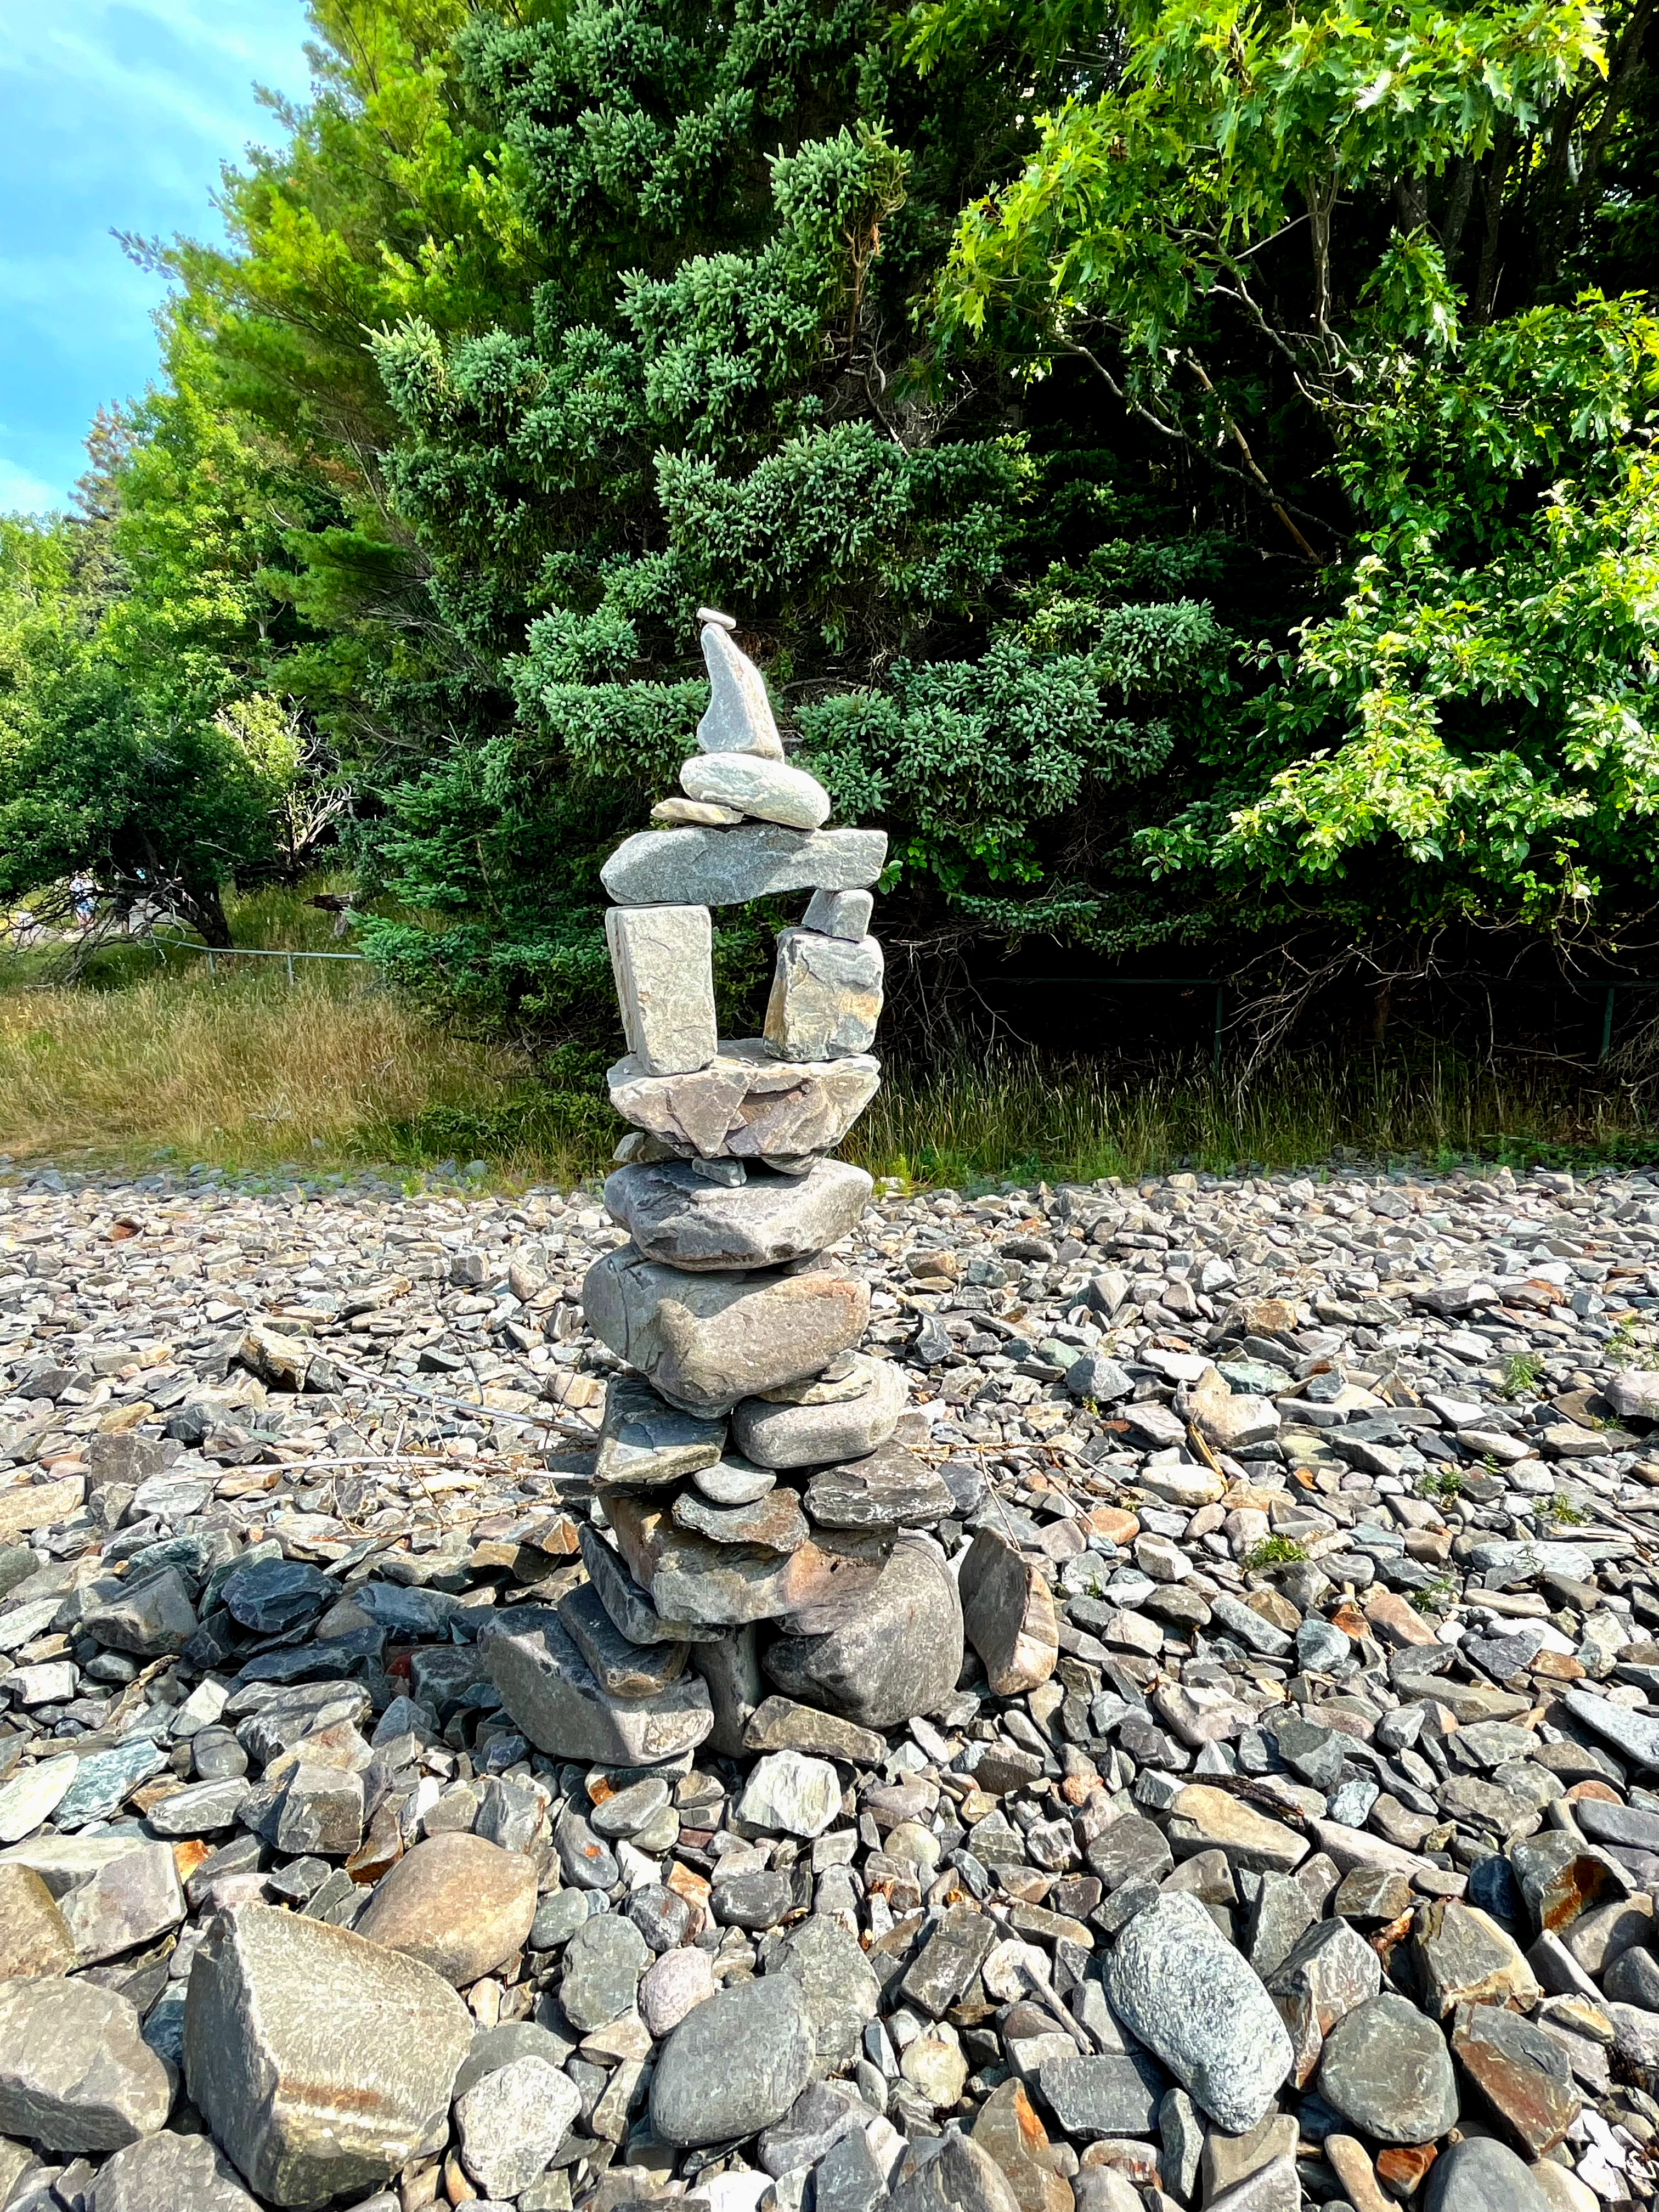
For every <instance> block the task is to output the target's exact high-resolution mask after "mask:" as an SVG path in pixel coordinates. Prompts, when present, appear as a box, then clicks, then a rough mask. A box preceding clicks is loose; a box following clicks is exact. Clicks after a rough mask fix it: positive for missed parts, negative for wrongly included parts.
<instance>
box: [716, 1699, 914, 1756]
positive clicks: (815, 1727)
mask: <svg viewBox="0 0 1659 2212" xmlns="http://www.w3.org/2000/svg"><path fill="white" fill-rule="evenodd" d="M742 1748H743V1749H744V1751H805V1752H810V1753H813V1754H814V1755H815V1756H816V1757H817V1758H819V1759H842V1760H844V1761H845V1762H846V1764H847V1765H849V1766H879V1765H881V1763H882V1761H883V1759H885V1758H886V1756H887V1739H886V1737H885V1736H884V1735H878V1733H877V1731H876V1730H875V1729H866V1728H860V1727H859V1726H858V1725H857V1724H856V1723H854V1722H853V1721H844V1720H842V1719H841V1718H840V1717H839V1716H838V1715H836V1714H835V1713H826V1712H823V1711H821V1710H820V1709H819V1708H818V1707H817V1705H797V1704H796V1703H795V1702H794V1700H793V1699H792V1698H778V1697H770V1698H767V1699H765V1700H764V1702H763V1703H762V1702H760V1701H759V1700H757V1705H756V1710H755V1711H753V1712H752V1713H751V1714H750V1716H749V1718H748V1720H747V1722H746V1723H745V1725H744V1734H743V1744H742Z"/></svg>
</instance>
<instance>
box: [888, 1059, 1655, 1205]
mask: <svg viewBox="0 0 1659 2212" xmlns="http://www.w3.org/2000/svg"><path fill="white" fill-rule="evenodd" d="M888 1073H889V1078H890V1079H889V1081H888V1082H887V1083H886V1084H884V1086H883V1088H882V1090H881V1091H879V1092H878V1095H877V1097H876V1099H875V1101H874V1103H873V1104H872V1106H871V1107H870V1108H869V1109H868V1111H867V1112H866V1114H865V1115H864V1117H863V1119H862V1120H861V1121H860V1123H859V1124H858V1126H857V1127H856V1128H855V1129H854V1132H853V1133H852V1137H851V1139H849V1141H848V1145H847V1146H846V1147H845V1150H846V1152H847V1156H848V1158H854V1159H857V1160H859V1161H860V1163H861V1164H863V1165H865V1166H866V1167H868V1168H870V1169H872V1170H873V1171H875V1172H877V1173H878V1174H884V1175H896V1176H900V1177H901V1178H902V1179H907V1180H908V1181H910V1182H917V1183H930V1182H937V1183H950V1184H964V1183H975V1182H981V1183H983V1182H1002V1181H1008V1180H1012V1181H1014V1182H1035V1181H1036V1180H1037V1179H1038V1178H1039V1177H1047V1178H1048V1180H1049V1181H1050V1182H1056V1181H1062V1180H1063V1181H1066V1182H1091V1181H1093V1180H1094V1179H1095V1178H1096V1177H1097V1176H1121V1177H1123V1178H1124V1179H1125V1180H1128V1181H1133V1180H1136V1179H1139V1178H1140V1177H1142V1176H1152V1175H1159V1174H1164V1173H1167V1172H1168V1171H1169V1170H1170V1169H1172V1168H1176V1167H1181V1168H1198V1169H1206V1170H1210V1171H1211V1172H1212V1173H1215V1174H1222V1175H1225V1174H1229V1173H1236V1172H1237V1171H1239V1170H1255V1171H1257V1172H1260V1171H1263V1170H1269V1171H1270V1170H1279V1169H1285V1168H1299V1167H1305V1166H1307V1165H1309V1164H1313V1163H1318V1162H1322V1161H1332V1162H1336V1163H1338V1164H1342V1163H1345V1162H1346V1163H1348V1164H1353V1165H1359V1164H1370V1165H1376V1164H1383V1165H1388V1164H1395V1163H1401V1164H1407V1163H1410V1164H1419V1165H1426V1166H1430V1167H1433V1168H1437V1169H1441V1170H1448V1169H1451V1168H1455V1167H1457V1166H1460V1165H1463V1164H1474V1163H1475V1162H1487V1161H1489V1162H1492V1163H1493V1164H1504V1163H1505V1162H1510V1163H1513V1164H1525V1161H1526V1160H1527V1159H1528V1158H1533V1157H1536V1158H1540V1159H1542V1158H1544V1157H1545V1156H1546V1155H1547V1156H1548V1157H1550V1158H1559V1159H1561V1160H1571V1161H1572V1162H1574V1163H1576V1164H1581V1165H1582V1164H1588V1163H1594V1162H1613V1161H1621V1162H1625V1163H1626V1164H1635V1163H1637V1162H1638V1161H1640V1160H1643V1159H1659V1129H1656V1128H1655V1127H1652V1126H1651V1125H1650V1124H1649V1123H1647V1122H1645V1121H1644V1120H1643V1119H1642V1117H1641V1115H1640V1114H1639V1112H1638V1109H1637V1108H1636V1107H1635V1106H1634V1105H1633V1103H1632V1101H1631V1099H1630V1097H1629V1096H1628V1094H1627V1093H1626V1092H1624V1091H1616V1090H1615V1091H1602V1090H1595V1089H1589V1088H1586V1087H1584V1086H1583V1085H1582V1084H1578V1085H1576V1084H1574V1083H1573V1082H1571V1080H1569V1079H1568V1078H1567V1076H1565V1075H1564V1074H1563V1073H1560V1072H1559V1071H1557V1070H1554V1069H1551V1068H1548V1067H1539V1066H1535V1065H1533V1064H1527V1065H1525V1066H1522V1067H1520V1068H1517V1069H1516V1070H1514V1071H1510V1070H1505V1069H1501V1068H1500V1069H1498V1070H1493V1069H1491V1068H1486V1067H1472V1066H1468V1065H1467V1064H1466V1063H1464V1062H1462V1061H1461V1060H1455V1059H1452V1058H1448V1057H1445V1056H1443V1055H1442V1056H1436V1055H1428V1056H1425V1057H1421V1058H1414V1059H1404V1058H1402V1059H1389V1058H1386V1057H1384V1056H1383V1055H1382V1054H1375V1055H1371V1056H1360V1055H1349V1056H1346V1057H1344V1056H1339V1055H1334V1054H1318V1053H1311V1052H1297V1053H1296V1054H1294V1055H1292V1056H1290V1057H1287V1059H1286V1060H1285V1063H1284V1064H1283V1065H1282V1066H1278V1067H1275V1068H1272V1069H1269V1070H1268V1071H1267V1072H1266V1073H1263V1074H1262V1075H1261V1077H1259V1078H1258V1079H1256V1080H1255V1082H1254V1083H1253V1084H1252V1085H1250V1086H1249V1089H1248V1090H1246V1091H1243V1093H1241V1092H1240V1091H1239V1089H1238V1088H1237V1085H1235V1083H1234V1082H1233V1081H1232V1080H1231V1078H1229V1077H1228V1076H1227V1075H1226V1073H1225V1071H1224V1073H1223V1074H1222V1076H1221V1077H1220V1078H1219V1079H1218V1078H1216V1077H1215V1076H1213V1075H1212V1073H1210V1071H1209V1070H1208V1068H1207V1067H1200V1066H1194V1064H1193V1063H1192V1062H1191V1061H1190V1060H1167V1061H1164V1062H1163V1063H1160V1064H1155V1065H1152V1066H1133V1065H1125V1064H1124V1063H1123V1062H1121V1061H1113V1060H1103V1059H1091V1060H1084V1059H1069V1060H1068V1059H1058V1058H1055V1057H1054V1056H1052V1055H1047V1056H1045V1055H1042V1054H1036V1053H1020V1054H1015V1053H1012V1052H1001V1053H999V1052H992V1053H981V1054H975V1053H973V1052H969V1051H968V1050H965V1049H964V1050H960V1051H957V1052H954V1053H952V1054H949V1055H947V1056H946V1057H945V1059H944V1060H942V1061H939V1062H936V1063H934V1064H933V1066H927V1067H921V1068H908V1069H907V1068H905V1067H903V1066H896V1067H891V1068H890V1069H889V1071H888Z"/></svg>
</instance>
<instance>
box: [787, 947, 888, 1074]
mask: <svg viewBox="0 0 1659 2212" xmlns="http://www.w3.org/2000/svg"><path fill="white" fill-rule="evenodd" d="M883 975H884V962H883V959H882V951H881V947H880V945H878V943H877V942H876V940H875V939H874V938H873V937H861V938H860V939H858V940H857V942H856V943H849V942H848V939H846V938H844V937H821V936H820V935H819V934H818V933H817V931H816V930H813V929H782V930H780V931H779V932H778V951H777V962H776V965H775V969H774V971H773V976H772V994H771V996H770V998H769V1000H767V1004H766V1020H765V1024H764V1025H763V1033H764V1035H765V1038H766V1042H767V1046H768V1048H769V1050H770V1051H771V1052H772V1053H774V1054H775V1055H776V1057H777V1058H778V1059H779V1060H840V1059H842V1058H843V1057H844V1056H845V1055H846V1054H849V1053H865V1052H868V1051H869V1049H870V1047H871V1045H872V1042H874V1040H875V1034H876V1024H878V1022H879V1020H880V1019H881V1003H882V981H883Z"/></svg>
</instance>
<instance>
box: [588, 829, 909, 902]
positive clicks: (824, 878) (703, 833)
mask: <svg viewBox="0 0 1659 2212" xmlns="http://www.w3.org/2000/svg"><path fill="white" fill-rule="evenodd" d="M886 858H887V835H886V832H885V831H884V830H882V829H814V830H803V829H784V828H783V827H781V825H780V824H777V823H770V822H764V823H754V824H752V825H751V824H750V823H742V824H740V825H739V826H738V828H737V829H641V831H640V832H639V833H638V834H637V836H632V837H629V838H625V839H624V840H623V842H622V843H621V844H620V845H618V846H617V849H616V851H615V852H614V853H613V854H611V858H610V859H609V860H607V861H606V862H605V866H604V867H602V868H601V869H600V871H599V881H600V882H601V883H602V884H604V885H605V891H606V894H607V895H608V896H610V897H611V898H613V899H615V900H616V901H617V902H618V904H620V905H623V906H738V905H742V904H744V902H747V901H748V900H750V899H757V898H769V897H771V896H774V895H775V894H776V893H779V892H781V891H806V890H830V891H849V890H869V888H870V887H871V885H872V884H873V883H874V882H875V880H876V878H877V877H878V876H879V875H880V873H881V871H882V866H883V863H884V861H885V860H886Z"/></svg>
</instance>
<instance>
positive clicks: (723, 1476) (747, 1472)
mask: <svg viewBox="0 0 1659 2212" xmlns="http://www.w3.org/2000/svg"><path fill="white" fill-rule="evenodd" d="M777 1480H778V1478H777V1476H776V1475H775V1474H774V1473H773V1471H772V1469H771V1468H769V1467H757V1466H755V1465H754V1463H753V1462H752V1461H750V1460H746V1459H738V1458H732V1459H721V1460H716V1461H715V1462H714V1466H713V1467H700V1468H698V1469H697V1472H696V1474H694V1475H693V1476H692V1478H691V1481H692V1486H693V1487H694V1488H695V1489H696V1490H697V1491H699V1492H701V1493H702V1496H703V1497H704V1498H707V1499H708V1502H709V1504H711V1505H752V1504H755V1502H756V1501H757V1499H758V1498H764V1497H765V1495H766V1493H767V1492H768V1491H769V1490H775V1488H776V1487H777Z"/></svg>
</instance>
